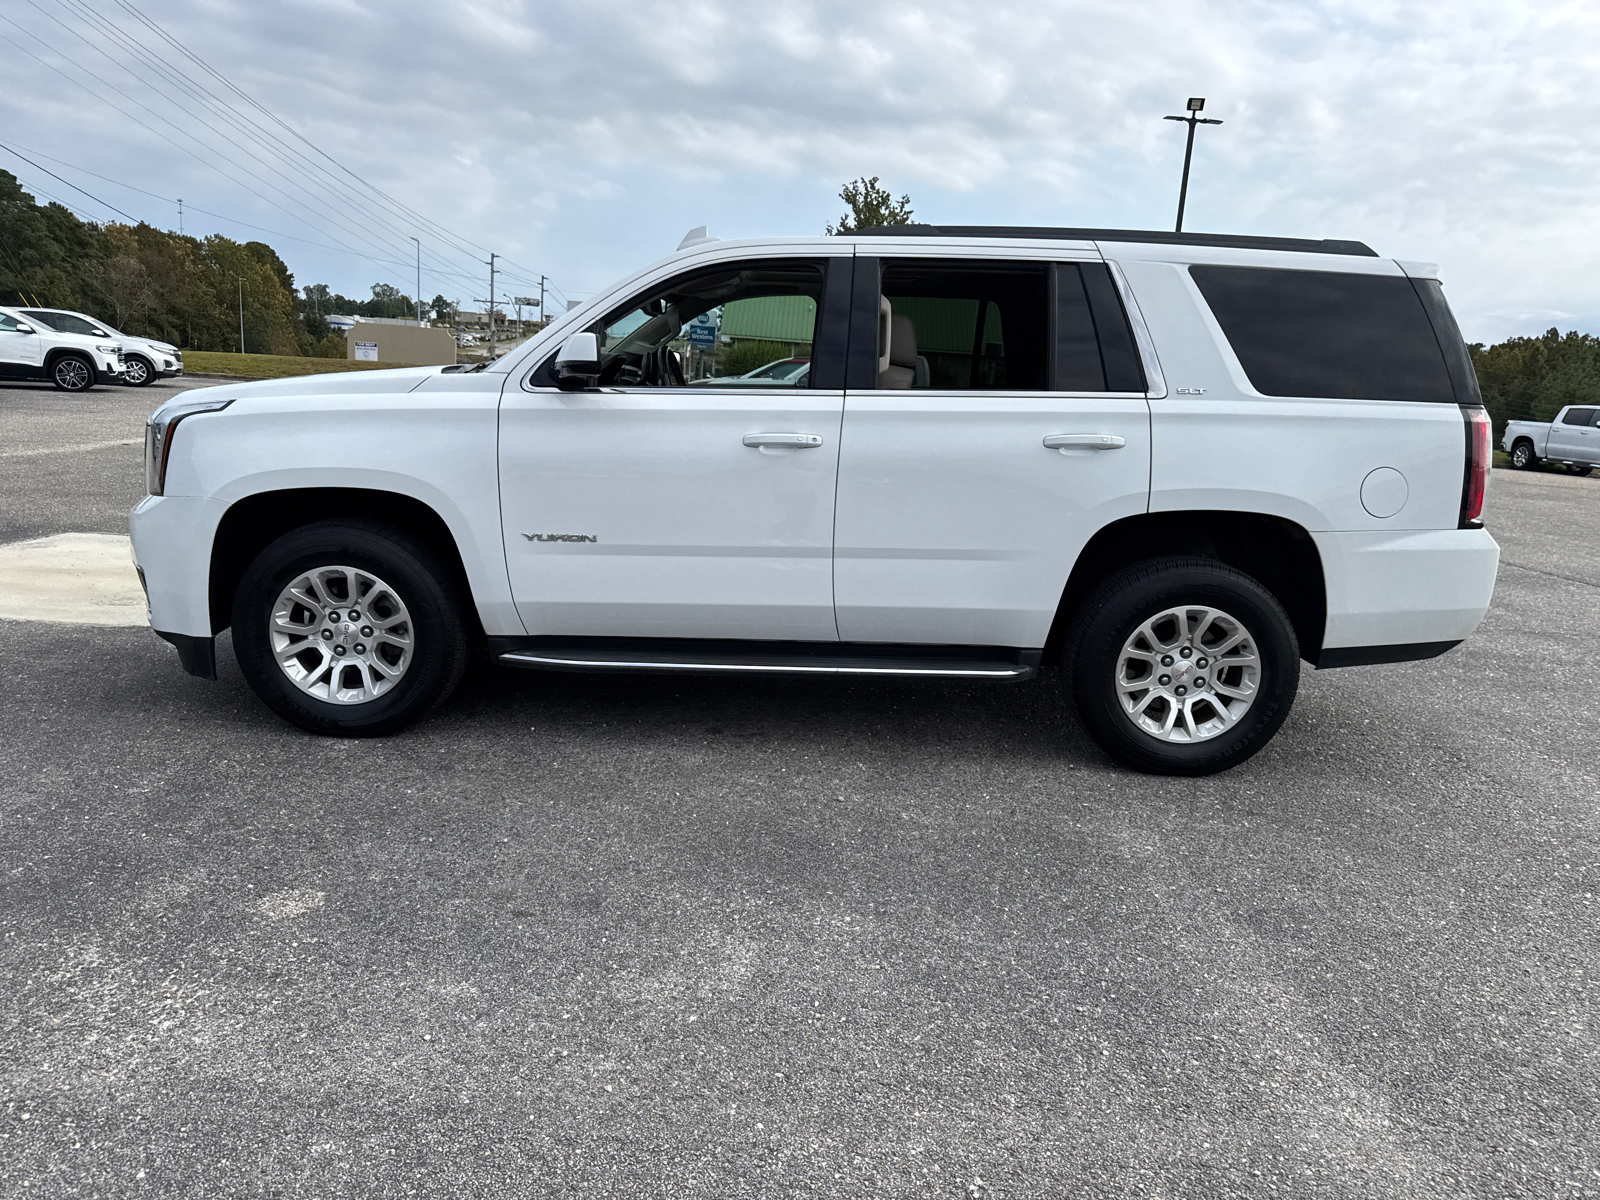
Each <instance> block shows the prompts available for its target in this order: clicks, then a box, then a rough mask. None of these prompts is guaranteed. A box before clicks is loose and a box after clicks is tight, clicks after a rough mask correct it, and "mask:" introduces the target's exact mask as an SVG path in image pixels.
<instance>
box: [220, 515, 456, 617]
mask: <svg viewBox="0 0 1600 1200" xmlns="http://www.w3.org/2000/svg"><path fill="white" fill-rule="evenodd" d="M330 516H339V517H353V518H365V519H367V520H374V521H382V522H384V523H385V524H388V525H393V526H395V527H397V528H399V529H402V530H404V531H405V532H406V533H408V534H410V535H411V536H413V537H415V538H418V539H420V540H421V541H422V542H424V543H425V544H426V545H427V546H428V547H429V548H430V549H432V550H433V551H434V552H435V553H437V554H438V555H439V556H440V557H441V558H443V559H444V560H445V562H446V563H447V564H449V566H450V568H451V570H452V571H453V572H454V574H455V582H456V584H457V586H458V587H459V588H460V589H461V594H462V595H463V596H465V597H468V598H469V600H470V598H471V597H472V594H473V593H472V586H471V583H470V581H469V580H468V577H467V570H466V565H465V562H464V560H463V558H462V555H461V548H460V546H459V545H458V544H457V542H456V537H455V534H454V533H452V532H451V529H450V526H449V524H448V523H447V522H446V521H445V520H444V518H443V517H441V516H440V515H439V514H438V512H436V511H435V510H434V509H433V508H431V507H430V506H429V505H428V504H426V503H424V502H423V501H421V500H418V499H417V498H416V497H415V496H408V495H405V494H404V493H402V492H389V491H382V490H379V489H375V488H345V487H303V488H284V489H279V490H274V491H265V492H254V493H252V494H251V495H248V496H243V497H241V498H240V499H238V500H236V501H234V502H233V503H232V504H231V505H229V507H228V509H227V511H226V512H224V513H223V514H222V519H221V520H220V521H219V522H218V523H217V528H216V532H215V534H213V536H212V542H211V564H210V572H209V583H208V602H209V607H210V614H211V632H212V633H213V634H217V633H221V632H222V631H223V630H224V629H226V628H227V627H228V624H229V622H230V621H231V620H232V609H233V593H234V591H235V590H236V589H237V588H238V586H239V580H240V579H241V578H242V577H243V576H244V572H245V569H246V568H247V567H248V566H249V565H250V563H251V562H252V561H254V559H255V557H256V555H258V554H260V553H261V551H262V550H264V549H265V548H266V547H267V546H268V545H269V544H270V543H271V542H273V541H274V540H275V539H277V538H279V537H281V536H282V535H283V534H285V533H288V532H289V531H290V530H292V529H298V528H299V527H300V526H302V525H309V524H311V523H312V522H313V521H322V520H327V519H328V518H329V517H330ZM467 607H468V610H469V613H470V614H471V615H470V619H471V620H472V621H473V623H474V624H475V625H476V624H477V623H478V618H477V614H476V607H475V605H472V604H470V603H469V604H468V606H467ZM479 632H480V633H481V629H480V630H479Z"/></svg>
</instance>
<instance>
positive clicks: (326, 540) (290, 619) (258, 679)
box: [233, 521, 467, 737]
mask: <svg viewBox="0 0 1600 1200" xmlns="http://www.w3.org/2000/svg"><path fill="white" fill-rule="evenodd" d="M454 579H455V573H454V572H453V571H451V570H450V568H449V567H448V565H447V564H446V563H445V562H444V561H443V560H442V559H440V558H439V556H438V555H437V554H435V553H434V552H433V551H432V550H431V549H429V548H428V547H427V546H425V545H423V544H422V543H421V542H418V541H416V540H415V539H413V538H411V537H410V536H409V535H407V534H405V533H404V532H402V531H401V530H398V529H395V528H392V527H390V526H386V525H381V524H378V523H377V522H368V521H322V522H318V523H317V524H314V525H307V526H304V527H302V528H300V529H296V530H293V531H292V532H290V533H286V534H284V535H283V536H282V537H280V538H279V539H278V540H277V541H275V542H273V543H272V544H271V545H269V546H268V547H267V548H266V549H265V550H263V551H262V552H261V553H260V554H259V555H258V556H257V557H256V560H255V561H254V562H253V563H251V564H250V567H249V569H248V570H246V572H245V574H244V578H243V579H242V580H241V581H240V583H239V588H238V590H237V592H236V593H235V594H234V602H233V646H234V653H235V655H236V656H237V657H238V660H239V668H240V670H241V671H243V672H244V676H245V678H246V679H247V680H248V681H249V683H250V686H251V687H252V688H254V689H255V692H256V694H257V695H258V696H260V697H261V699H262V700H263V701H265V702H266V704H267V706H268V707H269V708H271V709H272V710H273V711H274V712H276V713H277V714H278V715H279V716H281V717H284V718H285V719H287V720H289V721H292V722H294V723H295V724H296V725H299V726H300V727H301V728H302V729H309V730H311V731H312V732H313V733H324V734H333V735H337V736H344V737H370V736H374V735H378V734H385V733H392V732H394V731H395V730H397V729H401V728H403V727H404V726H406V725H409V724H411V723H412V722H413V721H416V720H418V719H420V718H421V717H423V716H425V715H426V714H427V713H428V712H429V711H430V710H431V709H433V708H434V707H435V706H437V705H438V704H440V703H441V702H443V700H444V699H445V697H447V696H448V695H449V694H450V692H451V691H452V690H453V689H454V688H455V686H456V684H457V682H459V680H460V678H461V673H462V670H463V669H464V668H465V666H466V661H467V630H466V625H465V622H464V618H463V612H464V602H463V599H462V597H461V595H460V589H459V588H458V587H457V586H456V585H455V582H454Z"/></svg>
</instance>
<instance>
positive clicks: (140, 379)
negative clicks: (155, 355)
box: [122, 354, 156, 387]
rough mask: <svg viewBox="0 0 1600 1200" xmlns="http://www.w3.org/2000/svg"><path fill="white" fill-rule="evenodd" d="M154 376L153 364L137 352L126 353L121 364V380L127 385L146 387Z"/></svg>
mask: <svg viewBox="0 0 1600 1200" xmlns="http://www.w3.org/2000/svg"><path fill="white" fill-rule="evenodd" d="M155 377H156V368H155V364H154V363H152V362H151V361H150V360H149V359H147V358H141V357H140V356H139V355H137V354H130V355H128V357H127V359H126V361H124V362H123V364H122V382H123V383H125V384H127V385H128V386H129V387H148V386H149V385H150V384H151V383H152V382H153V381H154V380H155Z"/></svg>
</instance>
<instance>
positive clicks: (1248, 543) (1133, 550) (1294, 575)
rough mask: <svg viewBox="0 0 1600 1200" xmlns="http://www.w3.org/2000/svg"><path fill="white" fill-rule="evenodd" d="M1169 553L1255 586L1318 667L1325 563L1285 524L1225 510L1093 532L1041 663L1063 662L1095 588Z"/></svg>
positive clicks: (1146, 518)
mask: <svg viewBox="0 0 1600 1200" xmlns="http://www.w3.org/2000/svg"><path fill="white" fill-rule="evenodd" d="M1168 554H1188V555H1195V556H1197V557H1200V558H1211V559H1215V560H1216V561H1218V562H1222V563H1226V564H1227V565H1228V566H1230V567H1233V568H1235V569H1236V570H1240V571H1243V572H1244V573H1245V574H1246V575H1249V576H1251V577H1252V578H1254V579H1256V580H1259V581H1260V583H1261V585H1262V586H1263V587H1265V588H1266V589H1267V590H1268V591H1270V592H1271V593H1272V594H1273V595H1274V596H1275V597H1276V598H1277V600H1278V603H1280V604H1282V605H1283V607H1284V610H1285V611H1286V612H1287V613H1288V614H1289V620H1290V621H1291V622H1292V623H1293V625H1294V632H1295V637H1296V638H1297V639H1298V640H1299V643H1300V656H1301V657H1302V658H1304V659H1307V660H1309V661H1311V662H1315V661H1316V660H1317V656H1318V655H1319V654H1320V653H1321V651H1322V637H1323V633H1324V631H1325V629H1326V626H1327V619H1328V596H1327V583H1326V579H1325V577H1324V574H1323V568H1322V556H1321V555H1320V554H1319V553H1318V552H1317V546H1316V543H1315V542H1314V541H1313V540H1312V538H1311V535H1310V533H1308V532H1307V531H1306V530H1305V529H1304V528H1303V527H1302V526H1300V525H1297V524H1296V523H1295V522H1293V521H1290V520H1288V519H1286V518H1284V517H1278V516H1271V515H1269V514H1266V513H1253V512H1233V511H1226V510H1222V511H1210V510H1207V511H1192V512H1164V513H1140V514H1139V515H1137V516H1132V517H1124V518H1123V519H1121V520H1119V521H1113V522H1111V523H1110V524H1109V525H1106V526H1104V527H1103V528H1101V529H1100V530H1099V531H1098V532H1096V533H1095V535H1094V536H1093V537H1091V538H1090V539H1089V541H1088V543H1087V544H1086V545H1085V546H1084V548H1083V551H1082V552H1081V553H1080V554H1079V555H1078V560H1077V562H1076V563H1074V564H1073V568H1072V573H1071V575H1070V576H1068V578H1067V585H1066V587H1065V589H1063V591H1062V594H1061V602H1060V604H1059V605H1058V607H1057V609H1056V615H1055V620H1054V621H1053V622H1052V623H1051V626H1050V635H1049V638H1048V639H1047V640H1046V643H1045V657H1046V659H1047V660H1051V659H1054V658H1056V657H1058V656H1059V655H1060V652H1061V647H1062V644H1063V641H1064V639H1065V635H1066V630H1067V628H1068V627H1069V626H1070V624H1071V621H1072V618H1073V614H1074V613H1075V612H1076V610H1077V608H1078V605H1079V604H1081V603H1082V602H1083V599H1084V597H1086V596H1087V595H1088V594H1089V592H1090V591H1091V590H1092V589H1093V588H1094V587H1095V585H1096V584H1098V583H1099V582H1100V581H1101V580H1103V579H1106V578H1108V577H1109V576H1110V575H1111V574H1113V573H1114V572H1116V571H1119V570H1121V569H1122V568H1123V567H1126V566H1130V565H1132V564H1133V563H1135V562H1139V561H1141V560H1143V559H1147V558H1155V557H1157V556H1161V555H1168Z"/></svg>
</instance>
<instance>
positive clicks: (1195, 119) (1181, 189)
mask: <svg viewBox="0 0 1600 1200" xmlns="http://www.w3.org/2000/svg"><path fill="white" fill-rule="evenodd" d="M1205 106H1206V98H1205V97H1204V96H1190V97H1189V115H1188V116H1186V117H1162V118H1161V119H1162V120H1163V121H1186V122H1188V125H1189V138H1188V141H1187V142H1186V143H1185V144H1184V147H1183V182H1182V183H1180V184H1179V185H1178V222H1177V224H1176V225H1174V226H1173V227H1172V231H1173V232H1174V233H1182V232H1183V206H1184V205H1185V203H1187V202H1188V199H1189V160H1190V159H1191V158H1193V157H1194V127H1195V126H1196V125H1221V124H1222V122H1221V121H1213V120H1211V119H1210V118H1209V117H1202V116H1201V115H1200V113H1201V111H1202V110H1203V109H1204V108H1205Z"/></svg>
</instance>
